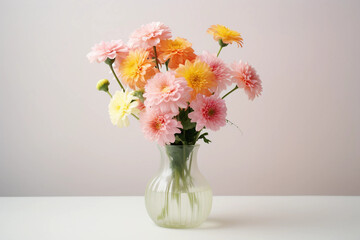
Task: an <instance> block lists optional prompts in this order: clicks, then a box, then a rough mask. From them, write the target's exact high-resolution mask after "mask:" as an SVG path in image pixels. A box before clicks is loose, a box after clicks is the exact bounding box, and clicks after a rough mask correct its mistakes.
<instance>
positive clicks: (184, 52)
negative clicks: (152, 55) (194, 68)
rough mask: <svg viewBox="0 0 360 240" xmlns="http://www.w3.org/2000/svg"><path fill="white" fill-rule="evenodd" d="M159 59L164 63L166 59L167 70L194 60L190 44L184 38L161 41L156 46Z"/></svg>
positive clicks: (194, 56)
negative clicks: (167, 62) (167, 63)
mask: <svg viewBox="0 0 360 240" xmlns="http://www.w3.org/2000/svg"><path fill="white" fill-rule="evenodd" d="M158 48H159V59H160V61H161V62H162V63H165V62H166V61H167V60H168V59H170V61H169V65H168V66H169V68H170V69H176V68H177V67H178V66H179V64H184V63H185V61H186V60H189V61H192V60H194V59H195V58H196V55H195V53H194V49H192V48H191V43H190V42H189V41H188V40H186V39H184V38H179V37H177V38H175V39H174V40H171V39H168V40H163V41H161V42H160V44H159V45H158Z"/></svg>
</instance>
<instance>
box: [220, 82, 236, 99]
mask: <svg viewBox="0 0 360 240" xmlns="http://www.w3.org/2000/svg"><path fill="white" fill-rule="evenodd" d="M238 88H239V87H238V86H237V85H236V86H235V87H234V88H233V89H232V90H231V91H230V92H228V93H227V94H225V95H224V96H223V97H222V99H224V98H225V97H226V96H227V95H229V94H230V93H232V92H233V91H235V90H236V89H238Z"/></svg>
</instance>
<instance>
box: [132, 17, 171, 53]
mask: <svg viewBox="0 0 360 240" xmlns="http://www.w3.org/2000/svg"><path fill="white" fill-rule="evenodd" d="M169 38H171V31H170V28H169V27H168V26H165V25H164V24H163V23H161V22H152V23H148V24H146V25H142V26H141V28H139V29H136V30H135V31H134V32H133V33H132V34H131V36H130V39H129V42H128V45H129V46H130V47H131V48H138V47H141V48H145V49H148V48H152V47H153V46H156V45H157V44H158V43H160V40H165V39H169Z"/></svg>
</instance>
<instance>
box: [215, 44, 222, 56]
mask: <svg viewBox="0 0 360 240" xmlns="http://www.w3.org/2000/svg"><path fill="white" fill-rule="evenodd" d="M222 49H223V46H220V49H219V52H218V53H217V55H216V57H218V56H219V55H220V52H221V50H222Z"/></svg>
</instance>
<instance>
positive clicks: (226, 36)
mask: <svg viewBox="0 0 360 240" xmlns="http://www.w3.org/2000/svg"><path fill="white" fill-rule="evenodd" d="M207 33H210V34H211V35H213V37H214V39H215V40H216V41H220V40H221V41H222V42H223V43H225V44H232V43H233V42H236V43H237V45H238V46H239V45H240V46H241V47H242V45H243V39H242V37H241V35H240V33H238V32H236V31H234V30H231V29H229V28H227V27H225V26H223V25H220V24H217V25H212V26H211V27H210V28H209V29H208V30H207Z"/></svg>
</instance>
